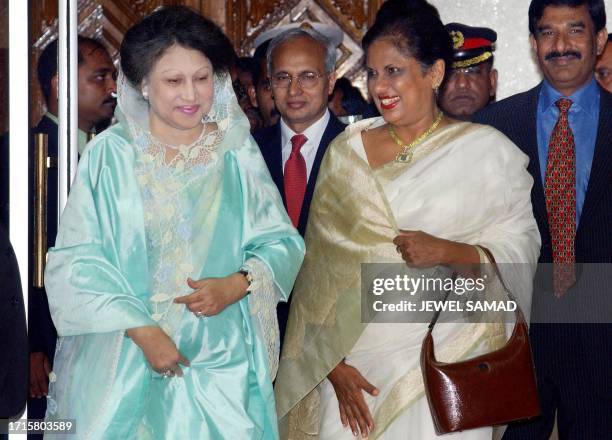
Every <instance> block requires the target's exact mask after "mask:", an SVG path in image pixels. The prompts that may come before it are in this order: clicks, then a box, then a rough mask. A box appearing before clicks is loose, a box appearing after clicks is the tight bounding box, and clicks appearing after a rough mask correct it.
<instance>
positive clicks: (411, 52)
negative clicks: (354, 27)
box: [361, 0, 453, 69]
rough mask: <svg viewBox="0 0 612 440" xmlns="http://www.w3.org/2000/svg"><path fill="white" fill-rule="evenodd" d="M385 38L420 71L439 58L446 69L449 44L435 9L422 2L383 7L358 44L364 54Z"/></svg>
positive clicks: (398, 3) (450, 56)
mask: <svg viewBox="0 0 612 440" xmlns="http://www.w3.org/2000/svg"><path fill="white" fill-rule="evenodd" d="M380 38H389V39H391V40H392V41H393V43H394V44H395V46H396V47H397V48H398V50H400V52H402V53H404V54H405V55H406V56H410V57H414V58H415V59H416V60H417V61H418V62H419V63H420V64H421V66H423V68H429V67H431V66H432V65H433V64H434V63H435V62H436V60H439V59H442V60H444V62H445V63H446V67H447V69H448V68H450V65H451V59H452V56H453V44H452V40H451V37H450V35H449V34H448V32H446V29H445V28H444V25H443V24H442V21H441V20H440V14H439V13H438V10H437V9H436V8H435V7H434V6H433V5H431V4H430V3H427V2H426V1H424V0H420V1H419V0H413V1H394V0H389V1H387V2H386V3H384V4H383V7H381V9H380V11H379V12H378V15H377V16H376V20H375V22H374V25H373V26H372V27H371V28H370V29H369V30H368V32H367V33H366V34H365V36H364V37H363V40H362V42H361V45H362V47H363V50H364V51H365V52H367V50H368V48H369V47H370V45H371V44H372V43H373V42H374V41H376V40H378V39H380Z"/></svg>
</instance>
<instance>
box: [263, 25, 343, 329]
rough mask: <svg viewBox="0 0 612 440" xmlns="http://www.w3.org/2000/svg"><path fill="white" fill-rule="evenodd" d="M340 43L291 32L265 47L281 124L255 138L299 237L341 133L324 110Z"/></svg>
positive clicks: (282, 311) (305, 31) (283, 312)
mask: <svg viewBox="0 0 612 440" xmlns="http://www.w3.org/2000/svg"><path fill="white" fill-rule="evenodd" d="M340 36H341V34H340ZM338 43H339V41H332V40H331V39H329V38H327V37H326V36H324V35H323V34H321V33H319V32H317V31H315V30H314V29H311V28H293V29H289V30H285V31H284V32H282V33H281V34H279V35H277V36H276V37H275V38H274V39H272V41H270V44H269V46H268V52H267V61H268V72H269V75H270V83H271V87H272V95H273V97H274V102H275V104H276V108H277V110H278V112H279V113H280V115H281V119H280V121H279V122H278V123H276V124H275V125H273V126H271V127H266V128H263V129H261V130H258V131H257V132H255V133H254V135H253V136H254V137H255V140H256V141H257V143H258V145H259V148H260V149H261V153H262V155H263V157H264V159H265V161H266V164H267V165H268V169H269V170H270V174H271V175H272V179H273V180H274V182H275V183H276V185H277V187H278V190H279V192H280V193H281V196H282V197H283V201H284V203H285V207H286V208H287V213H288V214H289V217H290V218H291V221H292V222H293V225H294V226H295V227H296V228H297V229H298V231H299V232H300V234H302V236H303V235H304V234H305V232H306V225H307V221H308V211H309V209H310V202H311V200H312V195H313V192H314V188H315V183H316V180H317V175H318V173H319V167H320V165H321V160H322V159H323V155H324V154H325V150H326V149H327V146H328V145H329V143H330V142H331V141H332V140H333V139H334V138H335V137H336V136H337V135H338V134H340V132H342V130H344V124H342V123H341V122H340V121H339V120H338V119H337V118H336V117H335V116H334V115H332V114H331V113H330V112H329V110H328V109H327V101H328V96H329V95H330V94H331V93H332V91H333V90H334V83H335V81H336V73H335V65H336V46H337V44H338ZM288 311H289V307H288V305H285V304H281V305H279V325H280V330H281V338H282V335H283V334H284V329H285V325H286V321H287V315H288ZM281 340H282V339H281Z"/></svg>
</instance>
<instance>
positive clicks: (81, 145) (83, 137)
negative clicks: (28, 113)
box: [45, 112, 87, 156]
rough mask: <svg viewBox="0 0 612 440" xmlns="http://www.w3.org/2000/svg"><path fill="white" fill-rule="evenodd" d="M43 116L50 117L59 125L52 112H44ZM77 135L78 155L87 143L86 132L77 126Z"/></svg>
mask: <svg viewBox="0 0 612 440" xmlns="http://www.w3.org/2000/svg"><path fill="white" fill-rule="evenodd" d="M45 116H46V117H47V118H49V119H51V120H52V121H53V122H55V124H56V125H57V126H59V120H58V119H57V116H55V115H54V114H53V113H50V112H46V113H45ZM77 136H78V137H77V139H78V141H77V142H78V144H77V149H78V151H79V156H80V155H81V154H83V151H85V146H86V145H87V133H85V132H84V131H83V130H81V129H80V128H79V131H78V132H77Z"/></svg>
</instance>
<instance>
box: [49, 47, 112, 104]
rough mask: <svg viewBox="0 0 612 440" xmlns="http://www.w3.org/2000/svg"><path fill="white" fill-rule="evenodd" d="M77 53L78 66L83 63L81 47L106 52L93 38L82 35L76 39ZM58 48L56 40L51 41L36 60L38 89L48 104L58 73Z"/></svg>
mask: <svg viewBox="0 0 612 440" xmlns="http://www.w3.org/2000/svg"><path fill="white" fill-rule="evenodd" d="M77 42H78V46H79V52H78V63H79V65H81V64H83V63H84V62H85V57H84V56H83V46H85V45H90V46H93V48H94V49H101V50H104V51H105V52H106V47H104V45H103V44H102V43H101V42H100V41H98V40H96V39H95V38H89V37H84V36H82V35H79V36H78V39H77ZM57 64H58V48H57V40H53V41H51V42H50V43H49V44H47V46H45V48H44V49H43V51H42V52H41V54H40V57H39V58H38V67H37V73H38V83H39V84H40V89H41V90H42V93H43V96H44V97H45V102H46V103H47V104H49V99H50V97H51V80H53V77H54V76H56V75H57V72H58V66H57Z"/></svg>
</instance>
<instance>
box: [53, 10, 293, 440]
mask: <svg viewBox="0 0 612 440" xmlns="http://www.w3.org/2000/svg"><path fill="white" fill-rule="evenodd" d="M231 50H232V48H231V45H230V43H229V41H228V40H227V37H225V36H224V35H223V34H222V32H221V30H220V29H219V28H218V27H216V26H215V25H214V24H213V23H212V22H210V21H208V20H206V19H204V18H203V17H201V16H200V15H199V14H197V13H196V12H194V11H192V10H190V9H188V8H184V7H167V8H162V9H160V10H158V11H156V12H154V13H153V14H152V15H150V16H149V17H147V18H145V19H144V20H143V21H142V22H140V23H139V24H137V25H135V26H134V27H133V28H131V29H130V30H129V31H128V33H127V34H126V36H125V39H124V41H123V43H122V47H121V67H122V73H121V74H120V77H119V80H118V101H119V102H118V110H117V112H116V116H117V119H118V121H119V123H118V124H116V125H115V126H113V127H111V128H110V129H108V130H107V131H105V132H104V133H102V134H100V135H99V136H97V137H96V139H95V140H94V141H93V142H92V143H91V144H90V145H89V146H88V148H87V150H86V151H85V153H84V154H83V156H82V158H81V162H80V163H79V170H78V175H77V178H76V180H75V183H74V185H73V187H72V190H71V193H70V197H69V200H68V204H67V206H66V209H65V211H64V214H63V216H62V221H61V224H60V231H59V235H58V239H57V242H56V243H57V245H56V247H55V248H54V249H52V250H51V251H50V256H49V262H48V266H47V272H46V280H47V291H48V295H49V303H50V309H51V313H52V316H53V320H54V322H55V325H56V327H57V330H58V334H59V336H60V339H59V342H58V348H57V351H56V357H55V371H54V373H53V379H54V381H53V383H52V384H51V389H50V398H49V405H48V411H47V418H48V419H49V420H53V419H75V420H76V427H77V428H76V429H77V435H76V436H72V435H69V436H67V437H70V438H93V439H113V440H116V439H141V438H142V439H148V438H154V439H195V438H206V439H225V438H235V439H238V438H239V439H275V438H277V437H278V432H277V420H276V413H275V403H274V395H273V391H272V380H273V378H274V376H275V374H276V366H277V356H278V329H277V323H276V320H275V317H276V304H277V302H278V301H279V300H286V299H287V296H288V295H289V293H290V292H291V289H292V286H293V282H294V279H295V276H296V274H297V271H298V270H299V267H300V264H301V261H302V258H303V254H304V245H303V241H302V240H301V238H300V237H299V235H298V233H297V231H296V230H295V229H294V228H293V227H292V226H291V223H290V221H289V219H288V217H287V215H286V214H285V211H284V209H283V206H282V201H281V199H280V196H279V194H278V192H277V190H276V188H275V186H274V184H273V183H272V180H271V178H270V176H269V174H268V171H267V168H266V166H265V163H264V161H263V159H262V158H261V155H260V153H259V149H258V148H257V146H256V144H255V143H254V141H253V140H252V138H251V137H250V135H249V123H248V120H247V119H246V117H245V116H244V114H243V113H242V111H241V110H240V108H239V106H238V103H237V101H236V97H235V95H234V93H233V90H232V87H231V83H230V78H229V74H228V72H227V69H228V67H229V62H230V60H231V54H232V52H231Z"/></svg>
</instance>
